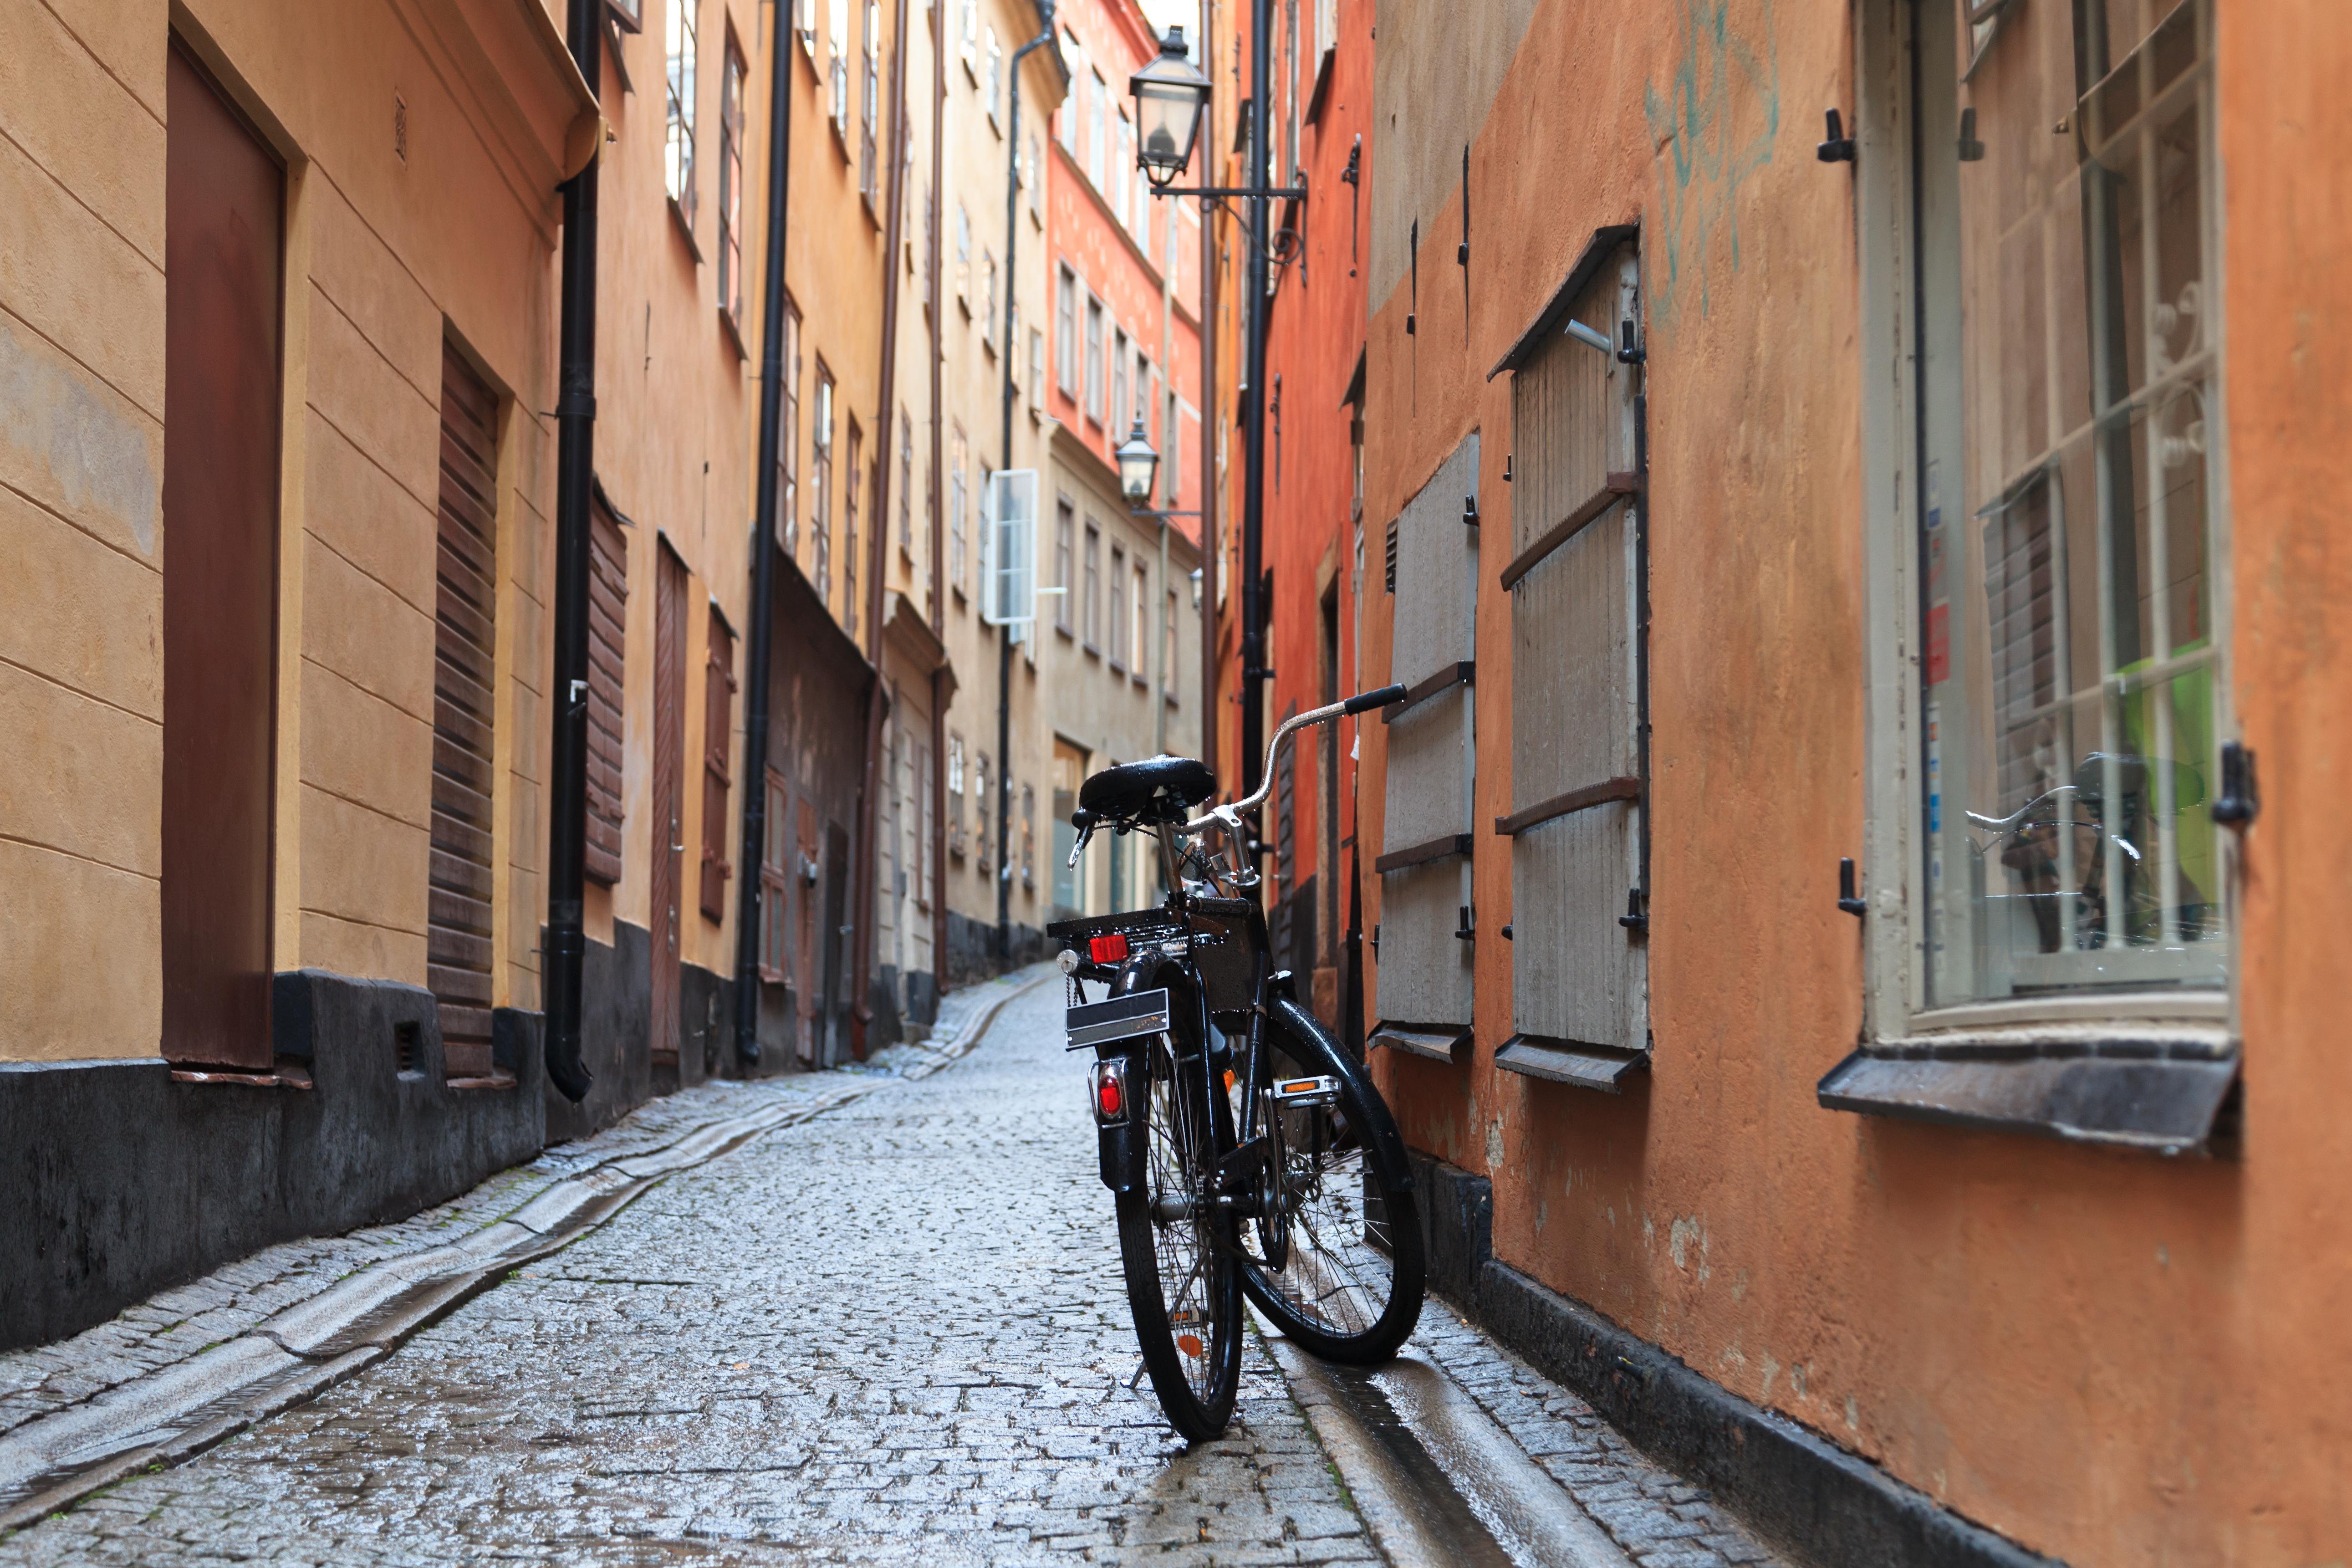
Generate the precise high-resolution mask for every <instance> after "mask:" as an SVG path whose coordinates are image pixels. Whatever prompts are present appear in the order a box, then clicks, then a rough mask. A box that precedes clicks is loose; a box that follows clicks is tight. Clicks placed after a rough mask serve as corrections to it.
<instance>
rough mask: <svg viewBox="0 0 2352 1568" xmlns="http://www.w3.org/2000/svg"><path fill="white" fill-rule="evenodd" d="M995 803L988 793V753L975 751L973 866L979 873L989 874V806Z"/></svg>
mask: <svg viewBox="0 0 2352 1568" xmlns="http://www.w3.org/2000/svg"><path fill="white" fill-rule="evenodd" d="M993 804H995V803H994V801H993V799H992V797H991V796H990V795H989V793H988V753H987V752H974V753H973V755H972V759H971V818H972V826H973V829H974V831H973V833H972V836H971V868H972V870H973V871H974V872H976V873H978V874H979V875H981V876H982V877H985V876H987V875H988V851H989V849H990V848H991V847H992V846H991V845H990V843H989V840H988V808H989V807H990V806H991V805H993Z"/></svg>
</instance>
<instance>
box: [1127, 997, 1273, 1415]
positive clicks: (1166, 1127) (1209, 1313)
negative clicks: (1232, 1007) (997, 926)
mask: <svg viewBox="0 0 2352 1568" xmlns="http://www.w3.org/2000/svg"><path fill="white" fill-rule="evenodd" d="M1185 1011H1186V1009H1184V1008H1183V1007H1181V1006H1180V1007H1178V1008H1177V1009H1176V1012H1177V1025H1178V1030H1179V1033H1177V1034H1175V1035H1163V1036H1161V1037H1159V1038H1158V1039H1157V1040H1155V1041H1154V1042H1153V1043H1152V1045H1151V1047H1150V1049H1149V1050H1147V1051H1146V1052H1145V1053H1144V1054H1143V1056H1142V1058H1141V1060H1142V1061H1143V1062H1144V1063H1145V1065H1146V1076H1147V1079H1148V1089H1147V1092H1146V1093H1145V1094H1143V1095H1142V1096H1141V1097H1139V1100H1138V1103H1137V1105H1136V1109H1135V1111H1134V1114H1135V1115H1136V1116H1138V1117H1139V1119H1141V1121H1142V1125H1141V1127H1139V1129H1138V1131H1139V1132H1140V1133H1141V1134H1142V1135H1143V1138H1144V1140H1145V1182H1144V1185H1143V1187H1142V1189H1141V1190H1139V1191H1137V1192H1131V1193H1121V1194H1118V1251H1119V1259H1120V1262H1121V1264H1122V1265H1123V1267H1124V1268H1125V1271H1126V1275H1127V1300H1128V1307H1129V1311H1130V1312H1131V1313H1132V1314H1133V1316H1134V1319H1135V1338H1136V1344H1137V1347H1138V1348H1139V1350H1140V1351H1141V1352H1142V1354H1143V1365H1144V1369H1145V1371H1146V1372H1147V1373H1150V1378H1151V1387H1152V1392H1153V1393H1154V1394H1157V1395H1158V1396H1159V1399H1160V1409H1161V1410H1162V1411H1163V1412H1164V1413H1165V1414H1166V1415H1167V1416H1168V1421H1169V1424H1170V1425H1171V1426H1174V1427H1175V1428H1176V1430H1177V1432H1178V1434H1179V1435H1181V1436H1183V1437H1185V1438H1187V1439H1189V1440H1191V1441H1192V1442H1195V1443H1205V1442H1208V1441H1210V1440H1212V1439H1213V1438H1215V1437H1218V1436H1222V1435H1223V1432H1224V1430H1225V1426H1226V1425H1227V1423H1229V1422H1230V1421H1232V1419H1233V1415H1234V1400H1235V1397H1236V1395H1237V1394H1239V1391H1240V1388H1241V1359H1242V1336H1241V1318H1242V1285H1241V1276H1240V1270H1239V1268H1237V1267H1236V1263H1235V1258H1234V1248H1233V1246H1232V1242H1231V1233H1232V1230H1233V1224H1232V1220H1231V1219H1230V1217H1229V1216H1228V1215H1226V1214H1225V1212H1224V1211H1223V1210H1221V1209H1219V1208H1217V1207H1216V1206H1215V1205H1213V1204H1211V1203H1210V1202H1209V1201H1208V1199H1209V1185H1210V1180H1211V1177H1212V1175H1213V1173H1214V1171H1215V1169H1216V1163H1217V1159H1218V1156H1219V1153H1220V1152H1221V1151H1223V1150H1226V1149H1230V1148H1232V1147H1233V1142H1234V1135H1233V1125H1232V1120H1231V1117H1232V1110H1231V1108H1230V1106H1228V1105H1227V1103H1226V1101H1225V1098H1224V1096H1223V1095H1221V1094H1211V1093H1210V1092H1209V1079H1208V1058H1207V1057H1206V1055H1205V1054H1204V1053H1203V1051H1202V1047H1201V1043H1200V1042H1198V1041H1194V1040H1190V1039H1187V1038H1184V1037H1185V1036H1189V1035H1190V1034H1192V1032H1194V1031H1193V1030H1192V1029H1191V1028H1187V1027H1185V1026H1184V1024H1183V1022H1182V1020H1183V1016H1184V1014H1185ZM1194 1013H1195V1016H1197V1009H1195V1010H1194ZM1180 1044H1181V1045H1182V1046H1185V1047H1190V1054H1189V1056H1187V1055H1183V1054H1180V1053H1179V1051H1178V1050H1177V1049H1176V1048H1175V1047H1178V1046H1179V1045H1180ZM1171 1297H1172V1298H1173V1300H1171Z"/></svg>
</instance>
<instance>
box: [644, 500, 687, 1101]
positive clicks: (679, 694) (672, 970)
mask: <svg viewBox="0 0 2352 1568" xmlns="http://www.w3.org/2000/svg"><path fill="white" fill-rule="evenodd" d="M654 578H655V581H654V820H653V830H654V847H653V848H654V874H653V903H652V907H651V911H650V913H649V916H648V918H649V919H650V920H652V921H653V931H652V936H653V956H654V973H653V1015H654V1016H653V1033H652V1040H653V1055H654V1060H656V1061H657V1062H672V1063H675V1062H676V1061H677V1042H678V1030H679V1023H678V989H677V965H678V955H679V952H680V948H681V944H682V943H683V942H684V941H685V936H686V925H685V913H686V911H685V898H684V893H685V875H686V866H685V859H684V857H685V854H686V780H685V773H686V563H684V562H682V561H680V560H679V559H678V558H677V554H676V553H675V552H673V551H672V550H671V549H670V547H669V546H668V544H667V542H665V543H661V544H659V545H657V546H656V549H655V551H654Z"/></svg>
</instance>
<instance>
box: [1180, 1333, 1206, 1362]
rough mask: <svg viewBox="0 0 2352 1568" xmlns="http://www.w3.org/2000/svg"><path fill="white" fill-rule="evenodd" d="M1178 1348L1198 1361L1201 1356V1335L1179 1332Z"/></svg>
mask: <svg viewBox="0 0 2352 1568" xmlns="http://www.w3.org/2000/svg"><path fill="white" fill-rule="evenodd" d="M1176 1348H1177V1349H1178V1350H1180V1351H1182V1352H1184V1353H1185V1354H1186V1355H1188V1356H1191V1357H1192V1359H1193V1360H1195V1361H1198V1360H1199V1359H1200V1357H1201V1336H1200V1335H1198V1334H1178V1335H1177V1336H1176Z"/></svg>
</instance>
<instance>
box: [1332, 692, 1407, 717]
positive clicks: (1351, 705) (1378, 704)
mask: <svg viewBox="0 0 2352 1568" xmlns="http://www.w3.org/2000/svg"><path fill="white" fill-rule="evenodd" d="M1404 698H1405V689H1404V688H1403V687H1402V686H1383V687H1381V689H1379V690H1378V691H1366V692H1361V693H1359V694H1358V695H1356V696H1354V697H1350V698H1349V699H1348V700H1347V703H1346V705H1345V707H1344V708H1343V709H1342V711H1343V712H1345V713H1346V714H1348V716H1349V718H1353V717H1354V716H1355V715H1357V714H1359V713H1369V712H1370V711H1371V710H1373V709H1375V708H1385V707H1387V706H1388V705H1389V704H1390V703H1391V702H1402V701H1403V700H1404Z"/></svg>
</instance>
